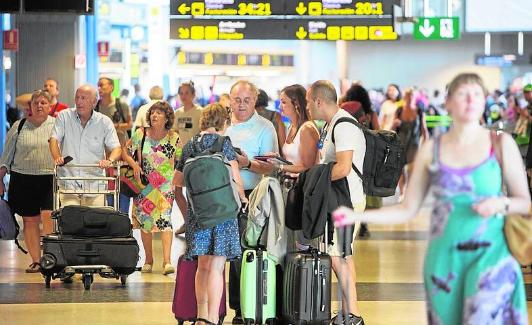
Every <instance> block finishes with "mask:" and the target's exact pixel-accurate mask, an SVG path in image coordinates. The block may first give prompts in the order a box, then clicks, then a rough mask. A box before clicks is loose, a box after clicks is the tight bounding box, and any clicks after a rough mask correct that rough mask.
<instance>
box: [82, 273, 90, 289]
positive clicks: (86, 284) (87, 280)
mask: <svg viewBox="0 0 532 325" xmlns="http://www.w3.org/2000/svg"><path fill="white" fill-rule="evenodd" d="M91 284H92V275H89V274H85V275H83V286H84V287H85V290H89V289H90V288H91Z"/></svg>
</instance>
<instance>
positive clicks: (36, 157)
mask: <svg viewBox="0 0 532 325" xmlns="http://www.w3.org/2000/svg"><path fill="white" fill-rule="evenodd" d="M54 122H55V118H53V117H51V116H48V118H47V119H46V120H45V121H44V122H43V123H42V124H41V125H39V126H35V125H33V124H32V123H31V122H30V121H29V120H26V123H24V126H22V129H21V130H20V134H17V132H18V131H17V129H18V126H19V124H20V121H17V122H15V123H14V124H13V126H12V127H11V129H10V130H9V132H8V133H7V141H6V145H5V150H4V152H3V153H2V158H1V159H0V166H2V167H5V168H7V170H8V171H9V170H10V169H11V170H12V171H14V172H17V173H20V174H25V175H51V174H53V173H54V161H53V159H52V155H51V154H50V149H49V147H48V139H49V138H50V132H51V131H52V128H53V127H54ZM17 138H18V139H17ZM13 156H14V157H13ZM13 158H14V159H13Z"/></svg>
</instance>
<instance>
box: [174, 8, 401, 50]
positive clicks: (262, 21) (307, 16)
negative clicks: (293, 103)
mask: <svg viewBox="0 0 532 325" xmlns="http://www.w3.org/2000/svg"><path fill="white" fill-rule="evenodd" d="M395 2H396V1H395V0H381V1H356V0H318V1H312V0H257V1H251V0H172V1H171V2H170V19H171V23H170V29H171V31H170V37H171V38H173V39H193V40H245V39H294V40H297V39H301V40H303V39H305V40H332V41H334V40H351V41H352V40H396V39H397V38H398V37H397V34H396V33H395V32H394V29H393V14H392V13H393V6H394V3H395Z"/></svg>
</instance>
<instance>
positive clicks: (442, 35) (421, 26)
mask: <svg viewBox="0 0 532 325" xmlns="http://www.w3.org/2000/svg"><path fill="white" fill-rule="evenodd" d="M459 38H460V24H459V20H458V17H419V18H418V21H417V22H416V23H414V39H416V40H455V39H459Z"/></svg>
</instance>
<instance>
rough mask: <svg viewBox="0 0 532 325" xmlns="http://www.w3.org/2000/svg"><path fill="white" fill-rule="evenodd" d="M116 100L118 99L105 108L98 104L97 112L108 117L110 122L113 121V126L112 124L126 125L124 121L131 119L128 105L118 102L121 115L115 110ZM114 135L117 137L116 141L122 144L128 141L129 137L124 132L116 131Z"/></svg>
mask: <svg viewBox="0 0 532 325" xmlns="http://www.w3.org/2000/svg"><path fill="white" fill-rule="evenodd" d="M117 100H119V99H113V101H112V102H111V104H110V105H109V106H107V107H102V106H101V104H100V108H99V112H100V113H102V114H103V115H105V116H107V117H109V118H110V119H111V121H113V124H114V123H126V121H127V120H128V119H129V118H130V117H131V109H130V108H129V105H128V104H126V103H124V102H122V101H120V108H121V110H122V113H120V112H119V111H118V110H117V109H116V101H117ZM122 115H123V116H122ZM116 134H117V135H118V139H119V140H120V142H122V143H125V142H127V140H128V139H129V136H128V135H127V132H126V131H123V130H116Z"/></svg>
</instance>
